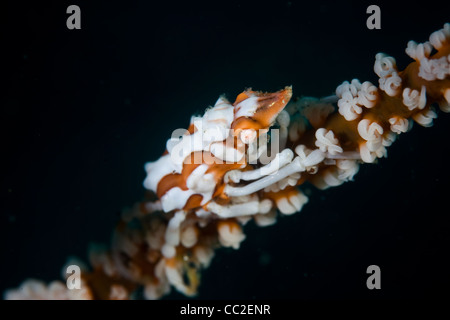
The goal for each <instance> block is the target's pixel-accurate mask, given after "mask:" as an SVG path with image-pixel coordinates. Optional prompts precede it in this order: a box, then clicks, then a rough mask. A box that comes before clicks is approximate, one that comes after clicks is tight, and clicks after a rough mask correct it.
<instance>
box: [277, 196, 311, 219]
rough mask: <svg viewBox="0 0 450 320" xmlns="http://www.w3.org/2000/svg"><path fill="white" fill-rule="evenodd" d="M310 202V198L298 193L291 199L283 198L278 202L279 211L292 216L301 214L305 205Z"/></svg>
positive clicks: (290, 197)
mask: <svg viewBox="0 0 450 320" xmlns="http://www.w3.org/2000/svg"><path fill="white" fill-rule="evenodd" d="M307 202H308V197H306V196H305V195H304V194H303V193H301V192H297V193H295V194H292V195H290V196H289V197H283V198H280V199H278V200H277V207H278V210H280V212H281V213H282V214H285V215H290V214H293V213H295V212H299V211H300V210H301V209H302V207H303V205H305V204H306V203H307Z"/></svg>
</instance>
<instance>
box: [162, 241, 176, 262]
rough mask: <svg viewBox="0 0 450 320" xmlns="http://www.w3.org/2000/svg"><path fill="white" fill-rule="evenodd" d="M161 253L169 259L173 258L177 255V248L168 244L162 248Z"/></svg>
mask: <svg viewBox="0 0 450 320" xmlns="http://www.w3.org/2000/svg"><path fill="white" fill-rule="evenodd" d="M161 253H162V255H163V256H164V257H166V258H168V259H170V258H173V257H175V253H176V250H175V246H171V245H170V244H167V243H166V244H164V245H163V246H162V248H161Z"/></svg>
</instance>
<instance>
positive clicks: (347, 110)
mask: <svg viewBox="0 0 450 320" xmlns="http://www.w3.org/2000/svg"><path fill="white" fill-rule="evenodd" d="M338 107H339V109H338V110H339V113H340V114H341V115H342V116H343V117H344V118H345V119H346V120H347V121H352V120H355V119H356V118H358V117H359V115H360V114H361V113H362V108H361V106H359V105H358V98H356V97H354V96H353V95H352V94H351V93H350V91H346V92H344V93H343V94H342V98H341V99H339V101H338Z"/></svg>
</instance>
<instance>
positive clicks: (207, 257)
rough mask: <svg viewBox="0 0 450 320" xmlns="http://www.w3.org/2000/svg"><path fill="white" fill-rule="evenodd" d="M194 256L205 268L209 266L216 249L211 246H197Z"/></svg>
mask: <svg viewBox="0 0 450 320" xmlns="http://www.w3.org/2000/svg"><path fill="white" fill-rule="evenodd" d="M194 256H195V258H197V260H198V261H199V262H200V264H201V265H202V267H203V268H207V267H209V265H210V263H211V260H212V258H213V257H214V250H213V249H211V248H210V247H205V246H195V247H194Z"/></svg>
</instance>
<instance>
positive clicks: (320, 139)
mask: <svg viewBox="0 0 450 320" xmlns="http://www.w3.org/2000/svg"><path fill="white" fill-rule="evenodd" d="M315 136H316V139H317V140H316V142H315V145H316V147H318V148H319V149H320V151H322V152H328V153H330V154H332V155H333V154H338V153H341V152H343V149H342V148H341V146H340V145H339V140H338V139H337V138H336V137H335V135H334V132H333V131H332V130H327V129H325V128H319V129H317V130H316V134H315Z"/></svg>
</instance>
